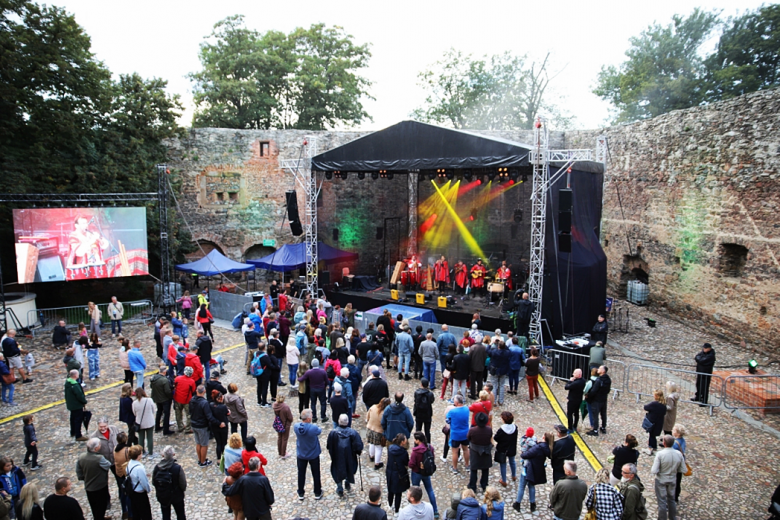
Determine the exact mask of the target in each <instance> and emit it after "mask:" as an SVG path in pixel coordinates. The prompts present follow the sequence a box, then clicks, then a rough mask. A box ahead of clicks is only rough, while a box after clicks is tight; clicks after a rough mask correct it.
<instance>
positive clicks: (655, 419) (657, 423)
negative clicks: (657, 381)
mask: <svg viewBox="0 0 780 520" xmlns="http://www.w3.org/2000/svg"><path fill="white" fill-rule="evenodd" d="M645 412H647V413H646V414H645V419H646V422H649V423H650V427H649V428H648V429H647V430H645V431H647V434H648V440H647V451H646V452H645V453H646V454H647V455H652V454H653V452H655V450H656V449H657V448H658V442H657V440H656V438H657V437H658V436H659V435H661V432H662V431H663V426H664V416H665V415H666V399H665V398H664V391H663V390H656V391H655V392H653V401H651V402H649V403H647V404H646V405H645ZM642 427H645V423H643V424H642Z"/></svg>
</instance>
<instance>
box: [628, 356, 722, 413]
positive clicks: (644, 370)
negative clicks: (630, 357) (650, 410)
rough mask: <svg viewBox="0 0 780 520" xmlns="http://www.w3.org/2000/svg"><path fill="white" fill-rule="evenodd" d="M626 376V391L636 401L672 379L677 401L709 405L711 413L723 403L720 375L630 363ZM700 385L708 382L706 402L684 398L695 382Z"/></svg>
mask: <svg viewBox="0 0 780 520" xmlns="http://www.w3.org/2000/svg"><path fill="white" fill-rule="evenodd" d="M626 374H627V377H626V389H627V391H628V392H630V393H632V394H634V395H636V402H637V403H638V402H639V401H640V397H641V396H649V397H650V398H651V399H652V397H653V392H655V390H657V389H662V390H664V393H666V390H665V387H666V382H667V381H672V382H673V383H675V384H676V385H677V391H678V394H679V395H680V399H679V401H678V402H681V403H691V404H698V405H701V406H707V407H709V413H710V415H712V409H713V408H714V407H716V406H720V405H721V404H722V403H723V389H724V381H723V378H722V377H720V376H714V375H712V374H704V373H701V372H693V371H690V370H681V369H679V368H663V367H658V366H654V365H638V364H632V365H629V366H628V370H627V373H626ZM697 380H698V381H699V383H700V385H706V384H709V393H708V399H707V403H706V404H703V403H700V402H699V401H694V400H692V399H689V398H686V396H690V395H693V394H694V393H695V392H696V383H697Z"/></svg>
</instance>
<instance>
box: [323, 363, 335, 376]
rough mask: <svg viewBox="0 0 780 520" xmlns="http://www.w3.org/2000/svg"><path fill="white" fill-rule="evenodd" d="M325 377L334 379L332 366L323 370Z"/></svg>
mask: <svg viewBox="0 0 780 520" xmlns="http://www.w3.org/2000/svg"><path fill="white" fill-rule="evenodd" d="M325 375H327V376H328V379H336V369H335V368H333V365H328V368H326V369H325Z"/></svg>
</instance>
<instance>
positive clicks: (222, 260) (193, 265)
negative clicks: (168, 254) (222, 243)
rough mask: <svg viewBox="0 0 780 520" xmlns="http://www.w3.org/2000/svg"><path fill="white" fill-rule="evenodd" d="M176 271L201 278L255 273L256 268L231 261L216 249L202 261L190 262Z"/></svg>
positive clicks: (179, 266) (180, 265)
mask: <svg viewBox="0 0 780 520" xmlns="http://www.w3.org/2000/svg"><path fill="white" fill-rule="evenodd" d="M176 270H177V271H184V272H185V273H195V274H197V275H199V276H214V275H217V274H220V273H237V272H239V271H254V270H255V266H254V265H252V264H242V263H241V262H236V261H235V260H231V259H230V258H228V257H226V256H225V255H223V254H222V253H220V252H219V251H217V250H216V249H214V250H212V251H211V252H210V253H209V254H207V255H206V256H204V257H203V258H201V259H200V260H195V261H194V262H190V263H188V264H179V265H177V266H176Z"/></svg>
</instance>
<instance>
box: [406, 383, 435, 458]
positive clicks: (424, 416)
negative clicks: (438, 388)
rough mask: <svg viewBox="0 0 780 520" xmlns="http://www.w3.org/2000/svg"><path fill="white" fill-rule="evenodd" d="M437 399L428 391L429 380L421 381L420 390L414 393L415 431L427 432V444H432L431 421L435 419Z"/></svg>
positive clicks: (413, 413)
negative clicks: (434, 405)
mask: <svg viewBox="0 0 780 520" xmlns="http://www.w3.org/2000/svg"><path fill="white" fill-rule="evenodd" d="M435 399H436V397H435V396H434V395H433V392H431V391H430V390H429V389H428V379H426V378H424V377H423V378H422V379H421V380H420V388H418V389H417V390H415V391H414V409H413V411H412V415H414V418H415V431H417V432H419V431H425V439H426V444H427V443H430V442H431V420H432V419H433V401H434V400H435Z"/></svg>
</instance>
